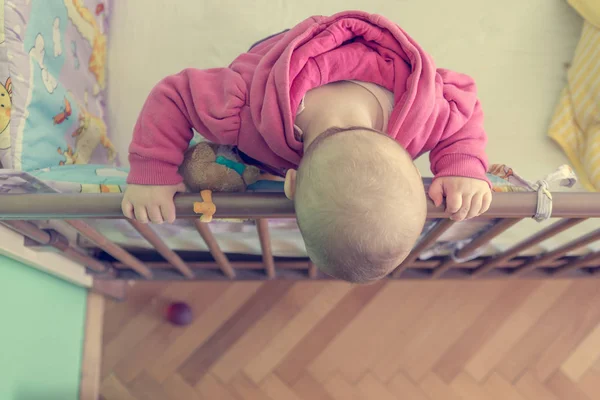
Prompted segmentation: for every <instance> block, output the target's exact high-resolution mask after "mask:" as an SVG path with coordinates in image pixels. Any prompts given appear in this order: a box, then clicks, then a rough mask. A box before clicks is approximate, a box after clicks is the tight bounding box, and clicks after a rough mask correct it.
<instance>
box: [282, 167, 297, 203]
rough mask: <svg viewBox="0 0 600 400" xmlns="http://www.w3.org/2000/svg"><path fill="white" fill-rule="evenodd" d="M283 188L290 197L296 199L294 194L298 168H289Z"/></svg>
mask: <svg viewBox="0 0 600 400" xmlns="http://www.w3.org/2000/svg"><path fill="white" fill-rule="evenodd" d="M283 190H284V191H285V195H286V197H287V198H288V199H290V200H294V195H295V194H296V170H295V169H288V172H287V173H286V174H285V183H284V186H283Z"/></svg>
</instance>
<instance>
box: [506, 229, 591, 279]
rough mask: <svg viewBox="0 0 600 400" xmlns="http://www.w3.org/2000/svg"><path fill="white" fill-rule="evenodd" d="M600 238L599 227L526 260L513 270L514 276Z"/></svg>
mask: <svg viewBox="0 0 600 400" xmlns="http://www.w3.org/2000/svg"><path fill="white" fill-rule="evenodd" d="M597 240H600V229H597V230H595V231H593V232H590V233H588V234H587V235H584V236H582V237H580V238H578V239H575V240H572V241H570V242H569V243H567V244H565V245H563V246H560V247H559V248H557V249H555V250H552V251H549V252H548V253H546V254H544V255H542V256H539V257H538V258H535V259H533V260H531V261H526V262H524V263H523V264H522V265H520V266H519V267H517V268H515V271H514V272H513V274H512V275H513V276H514V277H518V276H521V275H522V274H524V273H526V272H529V271H531V270H533V269H535V268H537V267H539V266H540V265H544V264H547V263H548V262H550V261H554V260H556V259H558V258H561V257H563V256H565V255H567V254H568V253H569V252H571V251H573V250H577V249H578V248H580V247H583V246H587V245H588V244H591V243H594V242H595V241H597Z"/></svg>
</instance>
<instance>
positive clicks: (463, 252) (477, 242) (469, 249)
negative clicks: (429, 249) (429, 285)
mask: <svg viewBox="0 0 600 400" xmlns="http://www.w3.org/2000/svg"><path fill="white" fill-rule="evenodd" d="M520 221H521V219H518V218H511V219H501V220H499V221H498V222H497V223H495V224H494V225H493V226H491V227H490V228H489V229H488V230H487V231H485V232H484V233H482V234H481V235H479V236H478V237H476V238H475V239H473V241H472V242H470V243H468V244H467V245H465V247H463V248H462V249H460V250H458V251H457V252H456V257H457V258H467V257H470V256H471V255H473V253H474V252H475V251H477V249H479V248H480V247H481V246H483V245H485V244H487V243H488V242H489V241H490V240H492V239H493V238H495V237H496V236H498V235H499V234H501V233H503V232H504V231H506V230H507V229H509V228H510V227H512V226H514V225H516V224H517V223H519V222H520ZM457 264H458V262H456V261H454V259H452V258H451V257H447V258H446V260H445V261H444V262H442V264H441V265H440V266H439V267H437V268H436V269H435V270H434V271H433V274H432V275H431V277H432V278H433V279H436V278H439V277H440V276H442V274H444V273H445V272H446V271H448V270H449V269H450V268H452V267H454V266H455V265H457Z"/></svg>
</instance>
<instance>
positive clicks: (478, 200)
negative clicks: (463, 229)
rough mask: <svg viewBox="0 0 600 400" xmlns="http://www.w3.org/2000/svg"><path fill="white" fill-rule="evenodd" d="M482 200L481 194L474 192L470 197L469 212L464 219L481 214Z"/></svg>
mask: <svg viewBox="0 0 600 400" xmlns="http://www.w3.org/2000/svg"><path fill="white" fill-rule="evenodd" d="M482 202H483V195H482V194H476V195H475V196H473V198H472V199H471V208H470V209H469V213H468V214H467V218H466V219H471V218H475V217H476V216H478V215H479V214H481V212H480V211H481V204H482Z"/></svg>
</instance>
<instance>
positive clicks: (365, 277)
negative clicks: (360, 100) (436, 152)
mask: <svg viewBox="0 0 600 400" xmlns="http://www.w3.org/2000/svg"><path fill="white" fill-rule="evenodd" d="M295 181H296V182H295V185H293V186H294V187H295V190H293V192H294V196H293V197H294V201H295V208H296V215H297V218H298V225H299V226H300V230H301V231H302V236H303V238H304V241H305V243H306V248H307V252H308V255H309V257H310V258H311V260H312V261H313V262H314V263H315V264H316V265H317V266H318V267H319V268H320V269H321V270H323V271H324V272H325V273H327V274H329V275H332V276H334V277H337V278H340V279H344V280H347V281H351V282H356V283H366V282H370V281H374V280H377V279H379V278H382V277H384V276H385V275H387V274H388V273H389V272H391V271H392V270H393V269H394V268H396V267H397V266H398V265H399V264H400V263H401V262H402V261H403V260H404V258H406V256H407V255H408V253H409V252H410V250H411V249H412V247H413V246H414V244H415V242H416V240H417V239H418V237H419V235H420V233H421V231H422V229H423V225H424V223H425V217H426V213H427V210H426V200H425V190H424V187H423V183H422V180H421V177H420V175H419V173H418V171H417V169H416V167H415V165H414V164H413V162H412V159H411V157H410V156H409V154H408V153H407V152H406V151H405V150H404V149H403V148H402V147H401V146H400V145H399V144H398V143H396V142H395V141H393V140H392V139H391V138H389V137H387V136H385V135H383V134H380V133H378V132H375V131H371V130H368V129H364V128H346V129H338V128H334V129H330V130H328V131H326V132H325V133H323V134H321V135H320V136H319V137H317V139H316V140H315V141H314V142H313V143H312V144H310V146H309V148H308V149H307V151H306V153H305V155H304V158H303V159H302V163H301V164H300V167H299V169H298V173H297V178H296V179H295ZM289 187H290V186H289V182H288V188H289Z"/></svg>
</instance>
